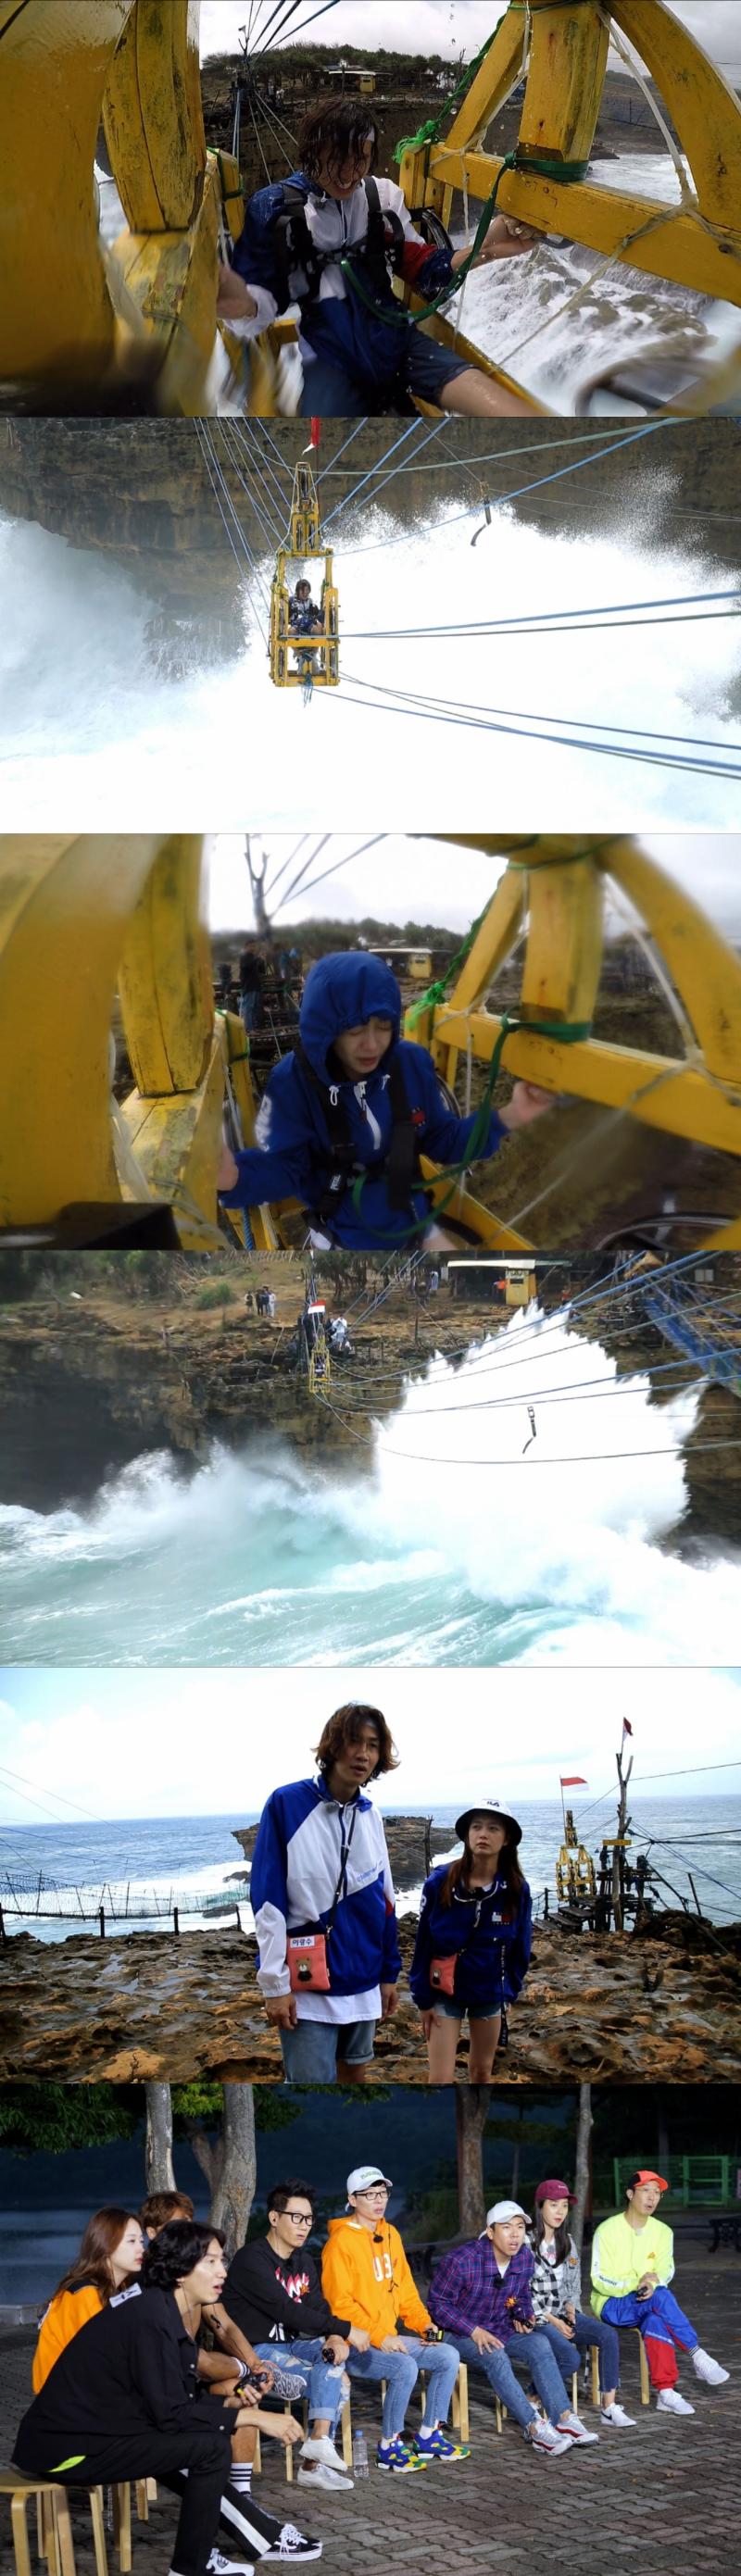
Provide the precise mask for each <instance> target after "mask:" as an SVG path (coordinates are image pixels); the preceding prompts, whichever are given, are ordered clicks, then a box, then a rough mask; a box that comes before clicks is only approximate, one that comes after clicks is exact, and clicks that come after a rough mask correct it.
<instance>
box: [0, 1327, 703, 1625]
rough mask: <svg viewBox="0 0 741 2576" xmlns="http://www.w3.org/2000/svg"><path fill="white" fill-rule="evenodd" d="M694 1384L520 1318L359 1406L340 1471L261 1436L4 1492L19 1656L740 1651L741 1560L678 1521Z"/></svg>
mask: <svg viewBox="0 0 741 2576" xmlns="http://www.w3.org/2000/svg"><path fill="white" fill-rule="evenodd" d="M525 1334H527V1338H526V1339H525V1338H524V1336H525ZM590 1381H591V1382H594V1381H596V1384H595V1383H590ZM549 1388H555V1390H556V1394H555V1400H554V1396H553V1395H551V1394H548V1393H546V1390H547V1389H549ZM505 1397H506V1403H505V1401H504V1398H505ZM348 1400H349V1397H348V1396H347V1395H346V1394H345V1393H344V1392H343V1396H342V1401H343V1403H345V1402H346V1401H348ZM698 1401H699V1391H698V1390H697V1389H696V1388H690V1389H688V1390H685V1391H684V1392H683V1393H682V1394H681V1395H675V1396H673V1397H672V1399H671V1400H670V1401H669V1402H668V1403H665V1404H662V1405H658V1404H657V1403H655V1402H653V1401H652V1400H651V1389H650V1384H649V1381H648V1379H647V1378H646V1377H645V1376H642V1375H640V1374H638V1375H636V1376H635V1377H634V1378H630V1379H623V1380H621V1381H620V1382H619V1383H618V1381H617V1378H616V1373H615V1368H614V1364H613V1363H612V1362H611V1361H609V1360H608V1359H606V1357H605V1354H604V1353H603V1352H602V1351H601V1350H600V1349H599V1348H598V1346H596V1345H594V1346H593V1345H591V1344H589V1343H587V1342H586V1341H583V1340H581V1339H579V1338H578V1337H577V1336H576V1335H573V1334H570V1333H569V1331H568V1328H567V1325H566V1322H565V1320H562V1319H559V1320H558V1322H557V1323H555V1322H554V1321H551V1322H550V1323H549V1324H548V1325H547V1326H546V1325H544V1324H543V1323H542V1319H541V1323H540V1324H539V1325H538V1327H537V1331H536V1330H535V1328H534V1327H533V1324H532V1322H529V1324H528V1325H527V1326H525V1324H524V1322H523V1320H522V1319H521V1318H516V1319H514V1320H513V1323H512V1324H511V1325H510V1326H509V1327H508V1329H507V1333H506V1335H505V1336H504V1337H502V1336H501V1335H500V1336H498V1338H497V1340H496V1342H492V1341H488V1342H487V1341H485V1342H484V1343H482V1345H481V1346H480V1347H479V1348H478V1350H474V1351H472V1352H471V1353H469V1355H468V1357H467V1359H466V1360H465V1362H464V1363H463V1364H462V1365H460V1366H454V1365H452V1364H450V1363H446V1362H444V1361H442V1360H440V1359H438V1360H437V1361H436V1362H434V1363H433V1364H432V1366H431V1370H429V1371H428V1372H427V1374H426V1376H425V1377H424V1378H419V1379H416V1380H415V1381H414V1382H413V1383H412V1384H410V1385H409V1386H408V1388H407V1390H406V1393H405V1396H404V1399H403V1401H402V1403H401V1404H400V1405H399V1407H398V1409H397V1411H396V1412H395V1413H394V1414H392V1415H391V1416H390V1417H389V1418H388V1419H387V1420H386V1421H385V1422H383V1424H381V1425H380V1426H378V1427H377V1428H376V1429H375V1430H374V1429H373V1427H372V1425H371V1424H370V1423H369V1422H368V1421H366V1420H365V1419H364V1418H363V1416H362V1415H361V1414H358V1415H357V1416H356V1417H355V1420H354V1425H353V1428H354V1430H355V1434H356V1439H357V1443H358V1445H357V1446H354V1445H352V1446H350V1447H349V1448H348V1450H347V1451H346V1452H345V1453H344V1466H343V1472H342V1475H341V1477H339V1476H338V1473H337V1465H336V1461H333V1465H332V1468H331V1469H329V1468H327V1469H325V1468H323V1467H321V1466H318V1465H317V1464H316V1463H314V1462H313V1461H310V1462H308V1463H307V1461H306V1459H305V1458H303V1457H302V1458H299V1457H297V1456H295V1455H292V1454H291V1453H290V1452H289V1451H288V1450H287V1449H286V1448H282V1447H281V1446H280V1445H279V1443H278V1442H276V1441H273V1440H268V1439H263V1440H261V1441H253V1442H250V1443H247V1442H246V1443H245V1445H244V1448H243V1449H241V1450H237V1451H236V1452H234V1451H230V1452H226V1451H225V1450H222V1449H220V1448H218V1447H214V1448H213V1449H212V1451H211V1453H210V1456H209V1458H208V1460H207V1462H206V1463H205V1464H204V1465H203V1466H201V1467H200V1468H199V1469H198V1471H197V1472H196V1474H194V1475H187V1474H185V1473H183V1472H182V1470H181V1468H180V1467H179V1466H178V1464H177V1463H176V1462H175V1461H174V1460H173V1458H172V1457H171V1456H169V1455H168V1454H167V1453H164V1452H158V1453H157V1454H154V1455H152V1454H150V1455H148V1456H146V1457H143V1458H142V1459H140V1460H138V1461H137V1462H136V1463H135V1465H134V1466H133V1467H130V1468H128V1469H127V1470H126V1471H125V1472H124V1473H123V1474H121V1475H119V1476H117V1477H116V1478H115V1479H114V1480H113V1481H112V1482H110V1483H109V1484H108V1485H106V1486H104V1487H103V1488H102V1489H101V1491H100V1493H99V1494H98V1496H97V1497H96V1500H95V1502H94V1503H93V1505H92V1506H91V1507H89V1508H86V1509H85V1510H82V1511H81V1510H71V1509H70V1510H66V1511H65V1510H62V1511H55V1512H53V1513H51V1514H48V1515H44V1514H41V1513H36V1512H30V1511H26V1510H20V1509H15V1508H11V1509H6V1510H4V1511H3V1512H2V1513H0V1625H1V1629H2V1635H3V1643H4V1653H5V1657H6V1660H7V1662H8V1663H10V1664H12V1663H17V1664H37V1665H47V1666H53V1665H62V1664H64V1665H85V1664H112V1665H137V1664H154V1665H157V1664H163V1665H164V1664H170V1665H177V1664H197V1665H209V1664H213V1665H231V1664H235V1663H238V1664H247V1665H258V1666H259V1665H265V1664H281V1665H298V1664H310V1665H311V1664H323V1665H327V1666H330V1667H331V1666H332V1665H333V1664H337V1665H348V1664H351V1665H352V1664H358V1663H366V1664H367V1663H378V1664H403V1663H406V1664H408V1663H411V1664H418V1665H425V1664H434V1663H437V1664H453V1663H456V1664H466V1663H467V1664H472V1665H510V1664H513V1663H515V1662H525V1663H530V1662H544V1663H547V1664H548V1663H561V1664H576V1665H579V1664H594V1663H596V1664H601V1665H605V1664H616V1663H624V1664H661V1665H671V1664H700V1663H708V1662H711V1663H714V1664H719V1665H722V1664H733V1663H734V1662H735V1661H736V1659H737V1651H738V1637H739V1606H740V1604H741V1576H740V1569H739V1563H738V1562H737V1561H735V1562H734V1560H733V1559H732V1558H731V1557H730V1556H729V1555H727V1554H723V1553H722V1551H721V1549H720V1547H718V1548H715V1547H714V1546H713V1545H712V1542H708V1545H707V1548H706V1551H705V1556H704V1560H703V1561H702V1562H694V1563H692V1564H688V1563H683V1562H682V1561H680V1560H679V1559H678V1558H677V1556H676V1555H672V1554H669V1553H668V1552H667V1551H666V1548H665V1546H664V1544H663V1542H664V1541H665V1539H666V1537H667V1534H668V1533H669V1532H670V1531H671V1530H674V1529H675V1528H676V1525H677V1523H678V1522H679V1521H680V1520H681V1516H682V1513H683V1510H684V1508H685V1504H686V1484H685V1473H684V1466H683V1460H682V1455H681V1444H682V1442H683V1440H685V1439H686V1438H687V1436H688V1434H689V1432H690V1431H691V1429H692V1427H693V1424H694V1422H695V1419H696V1412H697V1405H698ZM531 1403H534V1405H535V1411H536V1421H537V1436H536V1438H535V1440H534V1442H533V1443H532V1445H531V1446H530V1447H529V1448H528V1449H527V1451H526V1454H524V1455H523V1452H524V1451H525V1448H526V1443H527V1441H528V1435H529V1416H528V1410H527V1407H528V1404H531Z"/></svg>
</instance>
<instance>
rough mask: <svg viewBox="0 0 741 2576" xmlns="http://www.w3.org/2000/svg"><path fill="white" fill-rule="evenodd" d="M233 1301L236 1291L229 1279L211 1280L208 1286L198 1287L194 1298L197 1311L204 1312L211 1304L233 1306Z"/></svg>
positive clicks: (234, 1300)
mask: <svg viewBox="0 0 741 2576" xmlns="http://www.w3.org/2000/svg"><path fill="white" fill-rule="evenodd" d="M235 1302H236V1292H235V1290H234V1289H233V1287H232V1284H231V1280H230V1279H214V1280H212V1281H211V1283H210V1286H209V1287H207V1288H199V1291H198V1295H197V1297H196V1298H195V1299H194V1304H195V1306H196V1307H197V1308H198V1311H199V1313H205V1312H206V1310H207V1309H208V1308H209V1307H212V1306H233V1305H234V1304H235Z"/></svg>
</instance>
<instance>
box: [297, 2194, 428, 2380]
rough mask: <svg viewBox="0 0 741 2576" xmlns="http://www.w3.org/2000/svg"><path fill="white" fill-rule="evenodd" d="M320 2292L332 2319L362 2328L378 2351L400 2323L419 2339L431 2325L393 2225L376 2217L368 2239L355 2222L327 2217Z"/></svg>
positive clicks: (396, 2229)
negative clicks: (326, 2240) (327, 2237)
mask: <svg viewBox="0 0 741 2576" xmlns="http://www.w3.org/2000/svg"><path fill="white" fill-rule="evenodd" d="M322 2289H323V2291H324V2296H325V2298H326V2299H328V2300H329V2304H330V2307H331V2309H332V2312H333V2314H334V2316H336V2317H349V2319H350V2324H351V2325H353V2326H363V2327H364V2328H365V2330H366V2333H368V2334H369V2335H370V2339H371V2343H372V2344H374V2345H375V2346H376V2349H377V2350H380V2347H381V2345H382V2344H383V2342H384V2341H385V2338H386V2335H390V2334H395V2333H396V2331H397V2327H398V2326H399V2325H400V2324H401V2325H402V2326H406V2328H407V2330H408V2332H409V2333H410V2334H416V2335H423V2334H424V2332H425V2328H426V2326H429V2325H431V2324H432V2318H431V2316H430V2314H429V2310H428V2309H427V2308H425V2307H424V2306H423V2304H422V2300H421V2298H420V2295H419V2291H418V2289H417V2287H416V2284H415V2282H414V2281H413V2279H412V2274H411V2272H410V2270H409V2265H408V2262H407V2258H406V2255H405V2252H404V2247H403V2245H402V2241H401V2237H400V2235H399V2231H398V2228H397V2227H389V2224H388V2220H387V2219H385V2218H382V2219H379V2223H378V2226H377V2227H376V2228H374V2231H373V2235H371V2232H370V2228H368V2227H362V2226H361V2223H360V2219H359V2218H330V2222H329V2240H328V2243H327V2244H326V2245H325V2248H324V2253H323V2255H322Z"/></svg>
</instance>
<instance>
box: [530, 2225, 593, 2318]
mask: <svg viewBox="0 0 741 2576" xmlns="http://www.w3.org/2000/svg"><path fill="white" fill-rule="evenodd" d="M530 2243H531V2245H532V2248H533V2257H534V2262H535V2271H534V2273H533V2307H534V2310H535V2315H536V2318H537V2322H538V2324H540V2322H541V2318H543V2317H562V2316H563V2312H564V2308H568V2307H572V2308H580V2307H581V2264H580V2261H579V2256H578V2254H577V2251H576V2246H575V2244H574V2239H573V2236H570V2237H569V2250H568V2254H565V2255H564V2259H563V2262H562V2263H549V2262H548V2260H547V2257H546V2255H545V2254H544V2253H543V2251H542V2247H539V2248H538V2250H537V2251H536V2248H535V2243H534V2239H533V2237H532V2236H531V2238H530Z"/></svg>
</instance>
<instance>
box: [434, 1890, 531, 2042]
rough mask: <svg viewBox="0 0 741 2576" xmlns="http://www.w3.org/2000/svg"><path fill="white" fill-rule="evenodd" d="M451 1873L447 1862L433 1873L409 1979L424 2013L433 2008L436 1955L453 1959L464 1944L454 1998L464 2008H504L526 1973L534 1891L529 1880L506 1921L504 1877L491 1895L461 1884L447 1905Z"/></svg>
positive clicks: (516, 1994) (458, 1965)
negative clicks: (445, 1891)
mask: <svg viewBox="0 0 741 2576" xmlns="http://www.w3.org/2000/svg"><path fill="white" fill-rule="evenodd" d="M447 1875H448V1863H447V1861H443V1862H442V1864H441V1865H440V1867H439V1868H438V1869H433V1870H432V1871H431V1874H430V1877H429V1878H427V1879H426V1880H425V1884H424V1887H423V1889H422V1904H421V1907H420V1916H419V1924H418V1927H417V1938H416V1942H415V1945H414V1958H413V1960H412V1965H411V1969H410V1973H409V1983H410V1986H411V1989H412V1994H413V1996H414V2001H415V2003H416V2004H418V2005H419V2009H420V2012H429V2010H430V2005H431V2004H434V2002H435V1989H434V1988H433V1987H432V1986H431V1985H430V1967H431V1964H432V1961H433V1959H449V1958H450V1957H451V1955H452V1956H453V1957H455V1955H456V1953H457V1952H458V1951H461V1950H463V1949H464V1947H465V1957H464V1958H459V1959H458V1963H457V1966H456V1971H455V1982H454V1987H453V1998H452V1999H453V2002H454V2003H456V2004H459V2005H460V2009H461V2012H462V2013H463V2012H465V2011H466V2009H468V2011H469V2012H473V2013H476V2012H477V2011H478V2012H479V2013H485V2012H488V2013H491V2012H492V2010H494V2011H495V2012H500V2011H501V2008H502V2004H503V2003H505V2004H511V2003H514V2002H515V2001H516V1998H517V1996H518V1995H519V1992H520V1987H521V1985H522V1982H523V1978H524V1977H525V1975H526V1972H527V1968H528V1964H529V1960H530V1951H531V1947H532V1906H531V1901H530V1889H529V1887H528V1885H527V1880H526V1881H525V1886H524V1889H523V1893H522V1896H521V1898H520V1902H519V1905H518V1907H517V1910H516V1913H515V1915H514V1919H513V1921H512V1922H511V1923H505V1922H503V1921H502V1911H503V1908H505V1909H506V1906H507V1901H508V1900H507V1889H506V1885H505V1881H504V1879H503V1878H496V1879H495V1881H494V1886H493V1888H491V1889H490V1891H489V1894H488V1895H486V1896H482V1895H481V1894H479V1895H478V1896H473V1895H471V1896H468V1895H466V1893H465V1890H459V1889H458V1888H456V1889H455V1890H454V1893H453V1897H452V1900H451V1903H450V1905H443V1902H442V1894H443V1888H444V1885H445V1880H446V1878H447Z"/></svg>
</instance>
